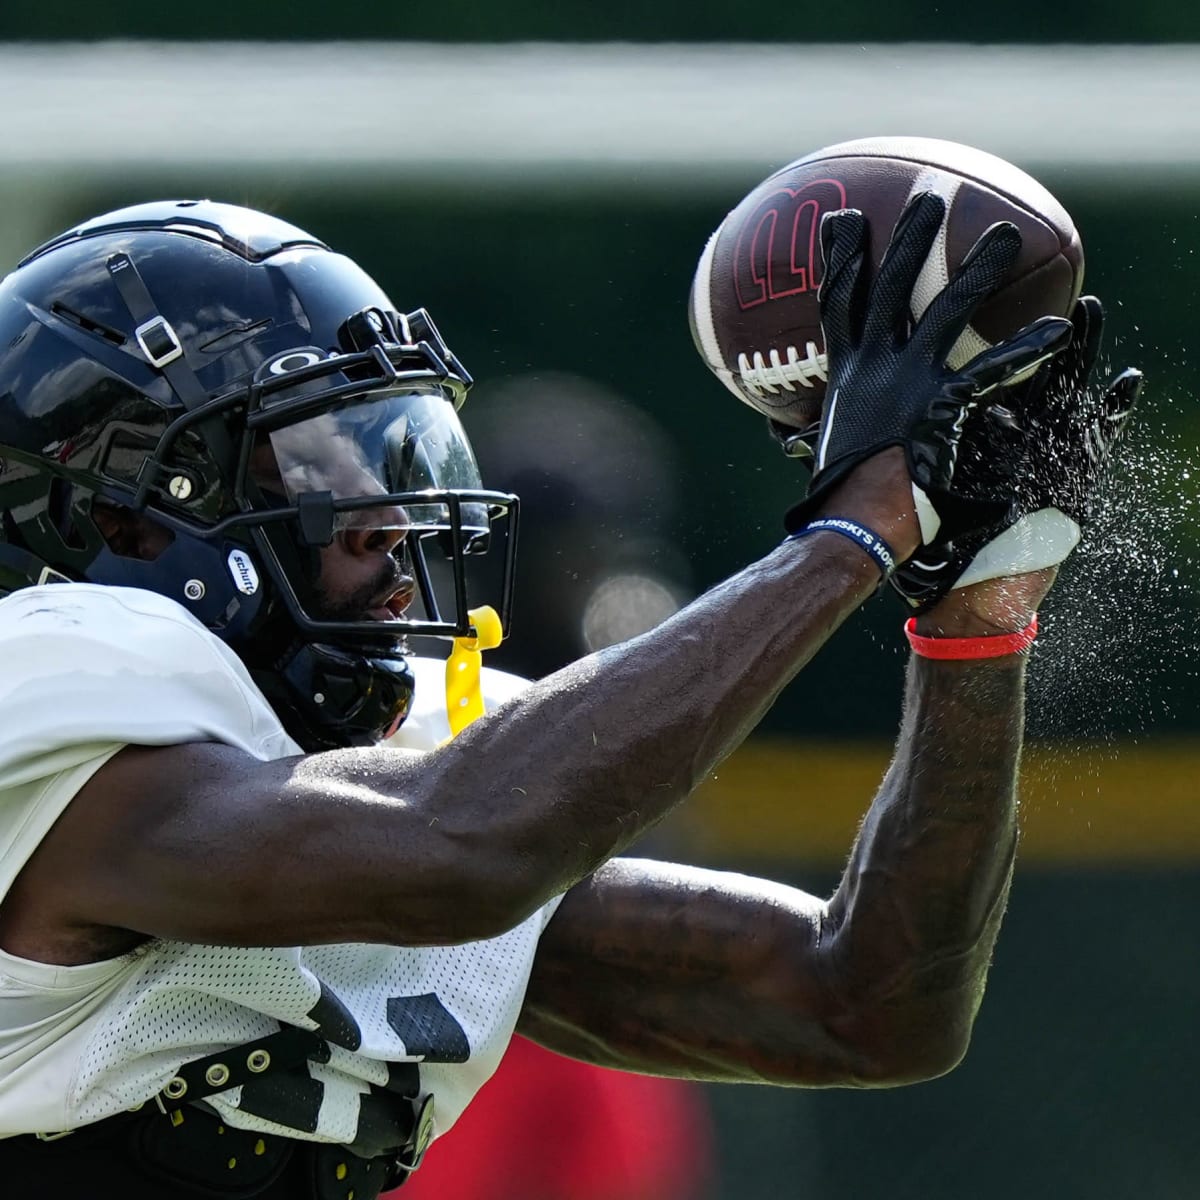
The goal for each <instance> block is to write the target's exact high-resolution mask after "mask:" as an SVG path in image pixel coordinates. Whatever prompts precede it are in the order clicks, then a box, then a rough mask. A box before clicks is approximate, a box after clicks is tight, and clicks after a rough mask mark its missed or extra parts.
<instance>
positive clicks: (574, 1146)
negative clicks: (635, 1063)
mask: <svg viewBox="0 0 1200 1200" xmlns="http://www.w3.org/2000/svg"><path fill="white" fill-rule="evenodd" d="M712 1171H713V1157H712V1128H711V1124H710V1119H709V1114H708V1109H707V1106H706V1104H705V1102H704V1095H703V1092H702V1091H701V1090H700V1088H699V1087H698V1086H697V1085H695V1084H691V1083H685V1082H683V1081H680V1080H675V1079H657V1078H651V1077H650V1076H646V1075H630V1074H627V1073H625V1072H622V1071H609V1070H605V1069H603V1068H601V1067H592V1066H588V1065H587V1064H585V1063H581V1062H576V1061H575V1060H574V1059H570V1058H563V1057H562V1056H561V1055H558V1054H552V1053H551V1052H550V1051H548V1050H543V1049H542V1048H541V1047H540V1046H537V1045H535V1044H534V1043H532V1042H530V1041H527V1040H525V1039H524V1038H520V1037H517V1038H514V1039H513V1041H512V1044H511V1045H510V1046H509V1049H508V1052H507V1053H506V1054H505V1056H504V1059H503V1061H502V1062H501V1063H500V1067H499V1069H498V1070H497V1071H496V1074H495V1075H494V1076H493V1077H492V1078H491V1079H490V1080H489V1081H488V1083H487V1084H485V1085H484V1087H483V1088H482V1090H481V1091H480V1092H479V1094H478V1095H477V1096H476V1097H475V1099H474V1100H473V1101H472V1102H471V1104H470V1105H468V1107H467V1110H466V1112H464V1113H463V1115H462V1116H461V1117H460V1118H459V1120H458V1122H457V1124H455V1126H454V1128H453V1129H451V1130H450V1132H449V1133H447V1134H446V1135H445V1136H444V1137H442V1138H439V1139H438V1141H436V1142H435V1143H434V1144H433V1146H432V1147H431V1148H430V1150H429V1152H428V1153H427V1154H426V1156H425V1161H424V1162H423V1163H422V1165H421V1168H420V1170H418V1171H417V1172H416V1174H414V1175H413V1176H412V1178H411V1179H409V1181H408V1182H407V1183H406V1184H405V1185H404V1186H403V1188H402V1189H400V1190H399V1191H395V1192H390V1193H388V1195H389V1196H392V1197H395V1200H702V1198H703V1197H704V1196H706V1195H708V1194H710V1192H711V1190H712V1189H711V1186H710V1180H711V1178H712Z"/></svg>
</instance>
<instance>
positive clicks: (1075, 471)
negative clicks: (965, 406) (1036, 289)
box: [891, 296, 1142, 613]
mask: <svg viewBox="0 0 1200 1200" xmlns="http://www.w3.org/2000/svg"><path fill="white" fill-rule="evenodd" d="M1072 324H1073V326H1074V331H1075V332H1074V337H1073V339H1072V342H1071V346H1070V348H1069V349H1068V350H1067V351H1065V352H1064V353H1063V354H1061V355H1059V356H1058V357H1057V358H1056V359H1054V361H1053V362H1051V363H1048V364H1047V365H1046V366H1044V367H1043V368H1042V369H1041V370H1039V371H1038V372H1037V374H1035V375H1034V376H1033V378H1032V379H1030V380H1028V381H1026V382H1025V383H1023V384H1019V385H1016V386H1013V387H1011V388H1008V389H1007V390H1006V391H1005V393H1004V394H1003V395H1002V396H1000V397H999V398H998V399H997V401H996V402H995V403H994V404H992V405H990V406H988V407H986V408H984V409H983V410H982V411H981V412H980V413H978V414H976V416H975V417H974V419H972V420H971V421H970V422H968V425H967V427H966V429H965V431H964V434H963V438H962V443H961V446H960V454H959V465H958V470H957V478H958V486H959V487H960V488H961V489H962V490H963V491H964V493H966V494H968V495H971V496H975V497H977V498H981V499H982V498H989V499H992V500H1000V499H1004V498H1007V500H1008V502H1009V504H1008V509H1007V511H1006V512H1005V514H1004V516H1003V517H1002V518H1000V519H999V520H997V521H996V522H995V523H994V524H993V525H992V526H990V527H987V528H983V529H980V530H976V531H974V532H973V533H970V534H966V535H962V536H958V537H943V538H938V539H937V540H935V542H934V543H933V544H931V545H929V546H927V547H924V548H923V549H921V550H919V551H918V552H917V554H916V555H915V556H914V557H913V558H912V559H911V560H910V561H909V562H907V563H905V564H904V565H903V566H902V567H901V568H900V569H899V570H898V571H897V572H896V574H895V575H893V576H892V579H891V583H892V586H893V587H894V588H895V589H896V591H897V592H899V593H900V595H901V596H902V597H904V599H905V600H906V601H907V602H908V604H909V606H910V607H911V608H912V609H913V611H915V612H918V613H920V612H925V611H926V610H928V609H930V607H931V606H932V605H934V604H935V603H936V602H937V601H938V600H939V599H940V598H941V597H943V596H945V595H946V594H947V593H948V592H951V590H952V589H962V588H969V587H971V586H972V585H974V584H978V583H981V582H982V581H984V580H989V579H999V578H1003V577H1005V576H1013V575H1020V574H1023V573H1025V572H1029V571H1037V570H1040V569H1042V568H1045V567H1051V566H1056V565H1057V564H1059V563H1061V562H1062V561H1063V560H1064V559H1065V558H1066V557H1067V555H1068V554H1070V553H1071V551H1072V550H1073V549H1074V548H1075V546H1076V544H1077V543H1078V541H1079V538H1080V532H1081V528H1082V527H1084V526H1085V525H1086V524H1087V520H1088V518H1089V517H1090V515H1091V512H1092V509H1093V507H1094V503H1095V496H1096V492H1097V489H1098V487H1099V484H1100V482H1101V480H1102V479H1103V477H1104V475H1105V472H1106V469H1107V467H1108V463H1109V459H1110V456H1111V454H1112V449H1113V447H1114V445H1115V444H1116V443H1117V441H1118V440H1119V438H1120V437H1121V434H1122V432H1123V431H1124V429H1125V426H1126V424H1127V423H1128V420H1129V417H1130V414H1131V413H1132V411H1133V407H1134V405H1135V404H1136V402H1137V398H1138V394H1139V393H1140V391H1141V387H1142V373H1141V372H1140V371H1137V370H1134V369H1132V368H1130V369H1126V370H1124V371H1122V372H1121V373H1120V374H1119V375H1117V376H1116V377H1115V378H1114V379H1112V380H1111V381H1110V382H1109V383H1108V384H1107V385H1105V386H1104V387H1096V386H1095V385H1094V384H1093V383H1092V375H1093V374H1094V372H1095V368H1096V360H1097V359H1098V357H1099V354H1100V349H1101V343H1102V337H1103V330H1104V310H1103V307H1102V306H1101V304H1100V301H1099V300H1097V299H1096V298H1095V297H1094V296H1084V297H1083V298H1082V299H1081V300H1079V301H1078V302H1077V303H1076V305H1075V309H1074V311H1073V313H1072Z"/></svg>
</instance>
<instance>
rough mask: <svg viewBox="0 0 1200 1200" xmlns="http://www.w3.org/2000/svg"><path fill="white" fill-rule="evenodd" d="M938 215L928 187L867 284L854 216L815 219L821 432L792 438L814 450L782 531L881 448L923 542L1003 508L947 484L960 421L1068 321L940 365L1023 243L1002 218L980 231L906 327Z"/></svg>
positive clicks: (1059, 335) (1057, 336)
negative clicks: (823, 380)
mask: <svg viewBox="0 0 1200 1200" xmlns="http://www.w3.org/2000/svg"><path fill="white" fill-rule="evenodd" d="M945 211H946V206H945V202H944V201H943V200H942V198H941V197H940V196H938V195H936V194H934V193H932V192H923V193H921V194H920V195H918V196H916V197H915V198H914V199H913V200H911V201H910V202H909V203H908V205H907V206H906V207H905V209H904V212H903V213H901V215H900V219H899V221H897V223H896V229H895V231H894V233H893V234H892V239H891V242H890V243H889V244H888V248H887V253H886V254H885V255H884V258H883V262H882V264H881V265H880V268H879V273H878V275H877V276H876V278H875V281H874V283H873V284H872V285H871V286H870V288H869V289H868V288H867V287H866V277H865V272H864V270H863V265H864V262H865V259H866V254H867V227H866V221H865V219H864V218H863V215H862V213H860V212H858V211H856V210H854V209H845V210H842V211H841V212H836V213H830V214H829V215H827V216H826V217H825V219H824V220H823V221H822V222H821V248H822V251H823V253H824V256H825V277H824V280H823V281H822V283H821V291H820V296H819V299H820V304H821V325H822V329H823V330H824V334H825V348H826V351H827V352H828V355H829V379H828V382H827V384H826V389H825V404H824V407H823V409H822V412H821V420H820V424H819V426H817V428H816V429H815V430H809V431H805V432H804V433H803V434H800V435H797V436H796V438H794V439H792V440H793V445H792V451H793V452H794V451H795V449H796V448H797V447H798V445H799V444H803V443H807V444H808V445H809V446H810V447H811V449H812V452H813V456H814V464H813V477H812V480H811V482H810V484H809V488H808V492H807V494H806V496H805V498H804V499H803V500H802V501H801V502H800V503H799V504H797V505H795V506H794V507H793V508H792V509H791V510H790V511H789V512H788V514H787V518H786V521H785V524H786V525H787V528H788V530H789V531H790V532H795V531H796V530H797V529H799V528H801V527H802V526H803V525H804V524H805V523H806V522H807V521H808V520H809V518H811V517H812V515H813V514H814V513H815V511H816V510H817V509H818V508H819V507H820V505H821V504H822V503H823V502H824V500H825V499H826V497H827V496H828V495H829V493H830V492H831V491H832V490H833V489H834V488H835V487H836V486H837V485H838V484H839V483H840V482H841V481H842V480H843V479H844V478H845V477H846V476H847V475H848V474H849V473H850V472H851V471H852V470H853V469H854V468H855V467H857V466H858V465H859V464H860V463H862V462H863V461H864V460H866V459H868V458H870V457H871V456H872V455H874V454H877V453H879V451H881V450H884V449H886V448H887V447H888V446H903V447H904V451H905V454H906V456H907V459H908V468H909V473H910V475H911V476H912V480H913V485H914V488H913V495H914V498H915V500H916V503H917V515H918V517H919V519H920V522H921V530H922V541H923V542H928V541H930V540H932V539H933V538H934V537H937V536H941V537H943V538H950V537H961V536H963V535H965V534H967V533H970V532H972V531H973V530H977V529H981V528H989V527H991V526H992V525H994V524H995V522H996V521H997V520H999V519H1000V518H1001V516H1002V514H1003V512H1004V511H1006V510H1007V507H1008V504H1007V502H1006V501H997V500H995V499H993V498H992V497H990V496H986V495H983V496H972V495H964V494H961V493H960V492H959V491H958V489H957V488H956V486H955V484H956V479H955V475H956V469H957V463H958V450H959V442H960V440H961V437H962V431H963V427H964V424H965V422H966V418H967V416H968V414H969V413H970V412H971V410H972V409H974V408H975V407H976V406H977V405H978V404H979V402H980V398H981V397H983V396H985V395H986V394H988V393H989V392H991V391H993V390H994V389H995V388H998V387H1003V386H1005V385H1008V384H1011V383H1014V382H1016V381H1018V380H1020V379H1022V378H1026V377H1028V376H1029V375H1030V374H1032V373H1033V372H1034V371H1036V370H1037V369H1038V367H1040V366H1041V365H1042V364H1043V363H1045V362H1047V361H1048V360H1049V359H1051V358H1053V357H1054V356H1055V355H1056V354H1058V353H1060V352H1061V351H1062V350H1063V349H1064V348H1065V347H1066V346H1067V344H1068V342H1069V341H1070V336H1071V324H1070V322H1069V321H1064V320H1061V319H1059V318H1053V317H1043V318H1042V319H1041V320H1039V321H1035V322H1034V323H1033V324H1032V325H1029V326H1026V328H1025V329H1023V330H1021V332H1020V333H1018V334H1016V335H1015V336H1014V337H1013V338H1011V339H1009V340H1008V341H1006V342H1001V343H1000V344H999V345H997V346H994V347H992V348H991V349H990V350H985V351H984V352H983V353H982V354H980V355H978V356H976V357H975V358H974V359H972V360H971V361H970V362H969V363H967V364H966V366H964V367H962V368H961V369H960V370H957V371H955V370H951V369H950V368H949V367H947V366H946V365H945V361H946V357H947V355H948V354H949V353H950V350H951V348H952V347H953V345H954V343H955V342H956V341H957V340H958V338H959V336H960V335H961V333H962V332H963V330H964V329H965V328H966V327H967V324H968V322H969V321H970V319H971V315H972V313H973V312H974V311H975V309H976V307H977V306H978V305H979V304H980V302H981V301H983V300H984V299H985V298H986V297H987V296H988V295H990V294H991V293H992V292H994V291H995V290H996V289H997V288H998V287H1000V285H1001V284H1002V283H1003V282H1004V279H1005V277H1006V276H1007V274H1008V272H1009V270H1010V268H1011V267H1012V265H1013V262H1014V261H1015V260H1016V257H1017V253H1018V251H1019V250H1020V245H1021V236H1020V234H1019V233H1018V231H1017V229H1016V227H1015V226H1013V225H1010V224H1007V223H1001V224H998V225H993V226H992V228H991V229H989V230H987V231H986V232H985V233H984V234H983V236H982V237H980V239H979V240H978V241H977V242H976V243H975V245H974V246H973V247H972V248H971V250H970V251H969V252H968V254H967V256H966V257H965V258H964V259H963V262H962V265H961V266H960V267H959V269H958V271H957V272H956V273H955V275H954V277H953V278H952V279H951V280H950V282H949V283H948V284H947V285H946V287H945V288H944V289H943V290H942V291H941V292H939V293H938V295H937V296H935V297H934V299H933V301H932V303H931V304H930V305H929V307H928V308H927V309H926V311H925V313H924V315H923V316H922V317H921V319H920V321H918V322H917V325H916V327H915V328H914V329H912V330H911V332H910V331H909V328H908V327H909V324H910V317H909V304H910V300H911V297H912V292H913V287H914V286H915V284H916V281H917V276H918V275H919V274H920V272H921V268H922V266H923V264H924V262H925V259H926V257H927V256H928V254H929V251H930V249H931V247H932V246H933V243H934V241H935V239H936V238H937V234H938V230H939V228H940V227H941V224H942V219H943V217H944V216H945ZM813 434H815V438H814V437H813Z"/></svg>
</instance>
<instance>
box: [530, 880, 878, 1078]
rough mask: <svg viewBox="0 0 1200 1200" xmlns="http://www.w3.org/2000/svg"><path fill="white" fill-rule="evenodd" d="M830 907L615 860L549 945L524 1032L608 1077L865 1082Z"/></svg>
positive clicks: (778, 887) (578, 893)
mask: <svg viewBox="0 0 1200 1200" xmlns="http://www.w3.org/2000/svg"><path fill="white" fill-rule="evenodd" d="M825 914H826V908H825V904H824V902H823V901H821V900H818V899H817V898H815V897H813V896H810V895H808V894H807V893H805V892H802V891H799V890H797V889H795V888H790V887H786V886H784V885H782V884H777V883H772V882H769V881H767V880H762V879H753V878H749V877H747V876H744V875H736V874H732V873H728V872H718V871H708V870H702V869H700V868H695V867H683V866H676V865H672V864H667V863H658V862H651V861H647V860H637V859H616V860H614V861H612V862H610V863H608V864H607V865H606V866H604V867H602V868H601V869H600V870H599V871H597V872H596V874H595V875H594V876H592V877H591V878H590V879H589V880H587V881H585V882H584V883H583V884H580V885H579V886H578V887H576V888H573V889H572V890H571V891H570V892H569V893H568V894H567V895H566V897H565V898H564V900H563V902H562V904H561V906H560V908H559V910H558V912H557V913H556V914H555V916H554V918H553V919H552V920H551V921H550V923H549V925H548V926H547V928H546V932H545V933H544V934H543V936H542V941H541V943H540V945H539V949H538V955H537V960H536V962H535V966H534V972H533V976H532V978H531V981H530V986H529V992H528V995H527V998H526V1004H525V1009H524V1012H523V1014H522V1018H521V1031H522V1032H523V1033H525V1034H527V1035H528V1036H530V1037H531V1038H533V1039H534V1040H535V1041H539V1042H541V1043H542V1044H543V1045H546V1046H547V1047H549V1048H550V1049H553V1050H557V1051H559V1052H560V1053H564V1054H569V1055H571V1056H573V1057H576V1058H582V1059H585V1060H587V1061H590V1062H595V1063H599V1064H601V1065H604V1066H610V1067H619V1068H624V1069H628V1070H635V1071H642V1072H646V1073H649V1074H661V1075H681V1076H687V1077H691V1078H698V1079H717V1080H745V1081H768V1082H775V1083H805V1084H814V1085H820V1084H828V1083H845V1082H852V1081H854V1080H855V1079H856V1078H858V1076H859V1074H860V1072H859V1070H858V1064H857V1063H856V1062H855V1061H854V1056H853V1051H852V1050H851V1049H849V1048H848V1046H847V1043H846V1042H845V1040H843V1039H842V1038H840V1037H839V1036H838V1033H837V1023H838V1014H839V1011H840V1004H839V1001H838V999H837V997H836V996H835V995H834V994H833V992H832V990H831V989H830V987H829V985H828V982H827V978H826V972H825V969H824V963H823V953H824V950H823V946H822V932H823V926H824V922H825Z"/></svg>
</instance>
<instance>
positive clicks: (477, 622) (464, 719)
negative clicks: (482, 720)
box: [446, 604, 504, 737]
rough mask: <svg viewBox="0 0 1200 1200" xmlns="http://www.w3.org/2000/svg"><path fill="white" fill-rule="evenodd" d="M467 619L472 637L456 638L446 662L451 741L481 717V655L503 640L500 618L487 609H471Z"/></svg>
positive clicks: (486, 606) (491, 609)
mask: <svg viewBox="0 0 1200 1200" xmlns="http://www.w3.org/2000/svg"><path fill="white" fill-rule="evenodd" d="M467 616H468V617H469V619H470V621H471V624H472V625H473V626H474V627H475V636H474V637H462V638H455V639H454V649H453V650H451V652H450V657H449V658H448V659H446V719H447V720H448V721H449V722H450V736H451V737H457V736H458V735H459V734H460V733H462V731H463V730H464V729H466V727H467V726H468V725H470V723H471V722H472V721H474V720H476V719H477V718H479V717H482V716H483V689H482V687H481V685H480V672H481V670H482V669H483V651H485V650H494V649H495V648H496V647H497V646H498V645H500V641H501V639H502V638H503V637H504V629H503V627H502V626H501V624H500V618H499V617H498V616H497V615H496V610H495V609H494V608H492V607H491V606H490V605H486V604H485V605H484V606H483V607H482V608H473V609H471V611H470V612H469V613H468V614H467Z"/></svg>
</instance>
